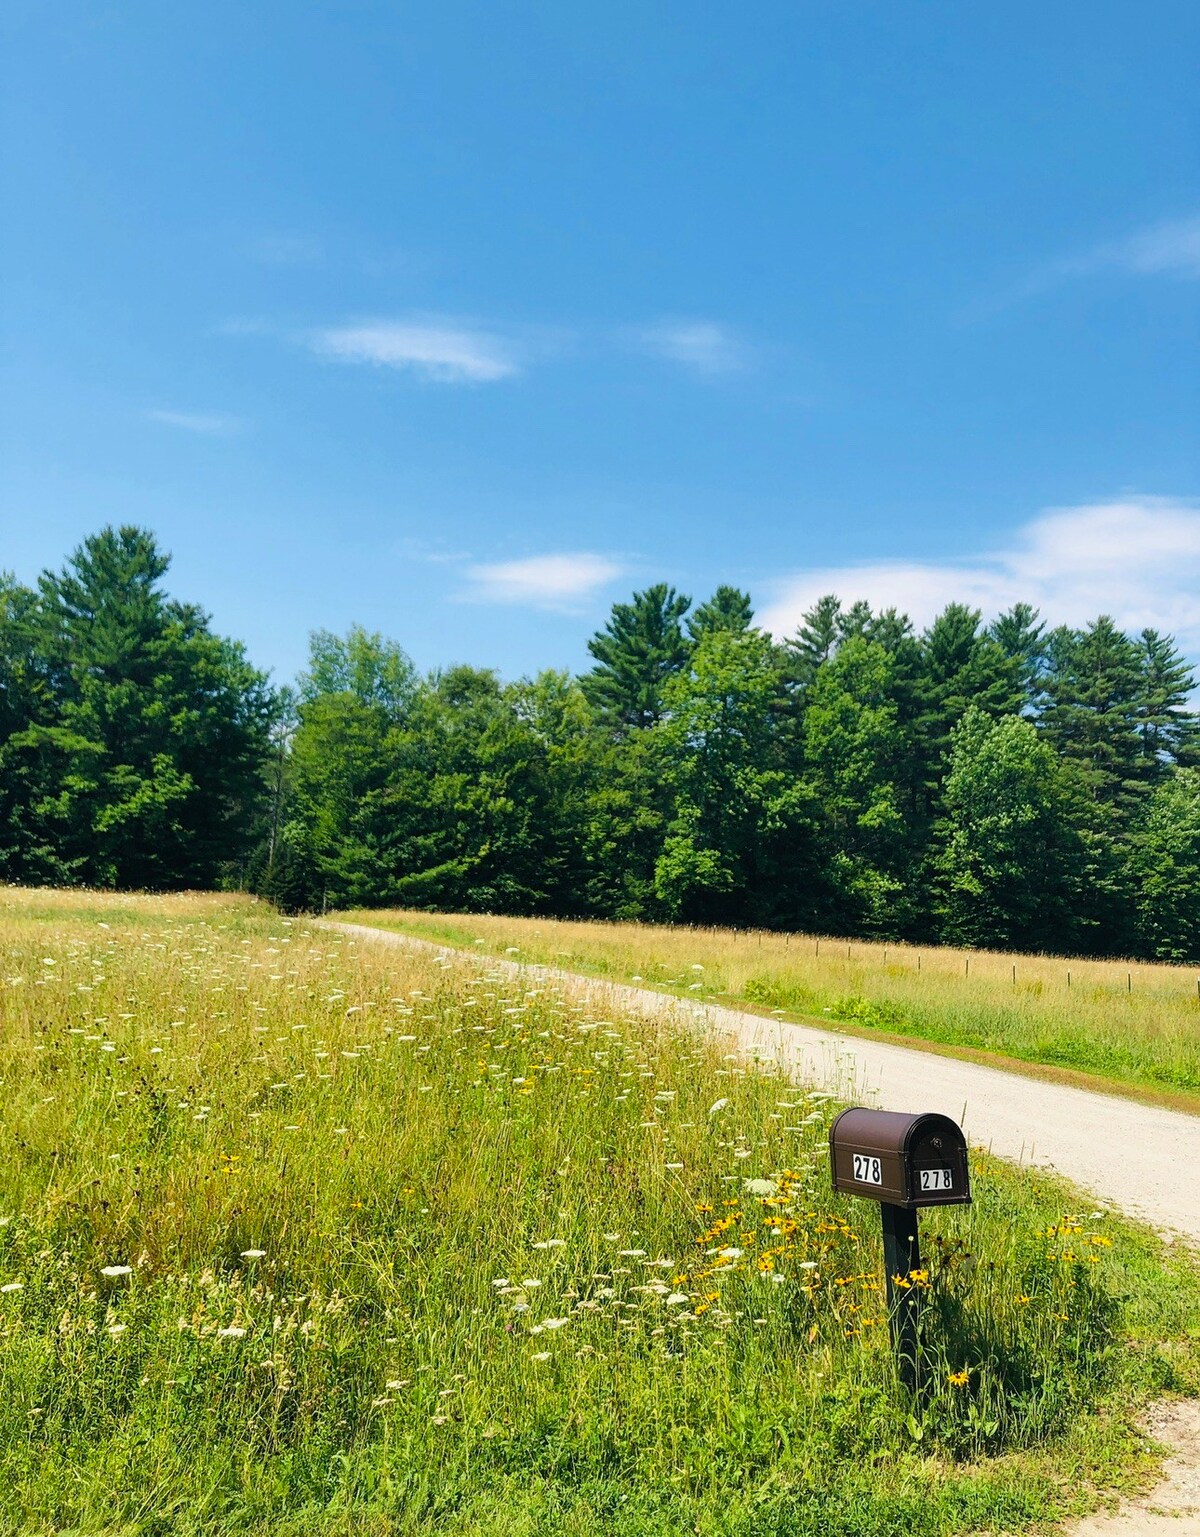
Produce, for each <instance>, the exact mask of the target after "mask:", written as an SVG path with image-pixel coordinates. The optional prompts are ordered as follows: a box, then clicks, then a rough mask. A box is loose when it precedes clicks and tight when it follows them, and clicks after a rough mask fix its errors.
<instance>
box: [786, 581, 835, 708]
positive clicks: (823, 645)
mask: <svg viewBox="0 0 1200 1537" xmlns="http://www.w3.org/2000/svg"><path fill="white" fill-rule="evenodd" d="M841 633H842V605H841V603H840V601H839V600H838V598H837V597H836V596H835V595H834V594H833V593H831V592H829V593H826V594H825V596H824V597H823V598H818V599H817V601H816V602H815V603H814V604H813V606H812V608H810V609H809V610H808V612H807V613H806V614H805V616H804V618H803V619H802V620H801V621H800V627H799V628H798V629H797V631H796V633H795V635H793V636H792V638H791V640H789V641H788V642H787V648H788V650H789V652H790V653H791V655H792V657H793V658H794V660H795V677H796V679H797V681H798V682H799V683H800V684H801V685H803V686H807V685H808V684H810V683H811V682H812V680H813V679H814V678H815V677H816V675H817V668H818V667H820V666H821V664H822V662H827V661H828V660H829V658H830V657H831V656H832V655H833V653H834V651H836V649H837V643H838V640H839V638H840V637H841Z"/></svg>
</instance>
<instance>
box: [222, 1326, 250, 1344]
mask: <svg viewBox="0 0 1200 1537" xmlns="http://www.w3.org/2000/svg"><path fill="white" fill-rule="evenodd" d="M245 1333H246V1331H245V1329H243V1328H242V1326H241V1325H240V1324H229V1325H228V1327H226V1328H224V1329H218V1330H217V1338H218V1339H221V1340H240V1339H242V1338H243V1337H244V1336H245Z"/></svg>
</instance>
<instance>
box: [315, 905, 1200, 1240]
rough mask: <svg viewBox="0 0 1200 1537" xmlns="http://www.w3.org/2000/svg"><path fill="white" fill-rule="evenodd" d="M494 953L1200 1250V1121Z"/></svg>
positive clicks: (428, 946)
mask: <svg viewBox="0 0 1200 1537" xmlns="http://www.w3.org/2000/svg"><path fill="white" fill-rule="evenodd" d="M324 926H325V927H327V928H331V929H337V930H339V931H340V932H341V933H344V934H347V935H350V936H352V937H353V938H355V939H357V940H369V941H371V942H372V943H377V944H382V945H395V946H400V947H402V948H405V949H420V950H427V951H432V952H435V953H438V954H443V955H451V956H465V957H469V958H470V959H471V960H473V961H476V962H479V961H482V960H484V959H485V957H483V956H481V955H480V954H479V952H478V951H463V950H456V949H454V948H453V947H451V946H448V945H439V944H434V943H431V942H430V941H428V940H422V939H414V938H411V937H410V936H408V935H406V934H396V933H393V932H391V931H388V930H384V929H373V928H368V927H366V926H365V925H362V924H353V923H335V922H333V921H332V920H327V921H325V923H324ZM486 960H487V963H488V965H489V967H490V968H493V969H497V968H498V969H501V970H504V971H507V972H509V973H511V974H513V975H524V976H527V977H536V978H538V979H539V980H543V979H546V980H553V981H554V982H556V983H558V984H561V985H564V986H567V987H570V988H571V989H572V990H574V991H575V992H577V993H579V994H580V995H582V996H583V997H585V998H587V999H589V1000H590V1001H591V1003H592V1004H593V1005H594V1006H596V1007H599V1008H601V1009H603V1010H604V1011H606V1012H627V1013H637V1014H642V1015H651V1016H654V1017H656V1018H668V1019H675V1020H683V1021H685V1022H686V1023H688V1024H689V1025H691V1026H693V1027H698V1028H700V1029H703V1030H704V1031H706V1032H712V1033H714V1034H716V1035H719V1036H723V1037H725V1038H727V1039H729V1040H731V1041H733V1042H734V1043H736V1045H737V1046H738V1047H740V1048H741V1049H742V1050H744V1051H746V1052H748V1053H756V1054H757V1055H758V1056H759V1057H769V1058H773V1059H774V1060H775V1061H776V1062H777V1063H778V1064H779V1066H780V1067H782V1068H783V1069H784V1070H786V1071H787V1072H789V1073H791V1074H793V1075H794V1076H795V1077H796V1078H798V1079H800V1080H802V1081H803V1082H806V1083H810V1084H818V1085H821V1086H822V1087H825V1088H827V1089H829V1090H830V1091H831V1092H835V1093H837V1094H838V1095H839V1096H841V1097H844V1098H847V1099H853V1100H857V1101H859V1102H865V1103H868V1104H873V1105H878V1106H879V1107H880V1108H881V1109H884V1110H922V1111H926V1110H937V1111H940V1112H941V1113H942V1114H944V1115H948V1116H951V1117H952V1118H953V1119H954V1120H956V1121H958V1122H959V1123H960V1124H961V1125H962V1127H963V1130H964V1131H965V1132H966V1135H967V1137H968V1139H969V1141H970V1142H972V1143H973V1144H974V1145H976V1146H978V1147H986V1148H989V1149H990V1150H991V1151H992V1152H993V1153H996V1154H998V1155H999V1156H1000V1157H1003V1158H1009V1159H1012V1160H1013V1161H1014V1162H1018V1163H1026V1164H1033V1165H1036V1166H1037V1167H1040V1168H1048V1169H1054V1170H1056V1171H1057V1172H1058V1173H1060V1174H1062V1175H1064V1176H1065V1177H1066V1178H1067V1179H1070V1180H1072V1181H1073V1182H1074V1183H1075V1184H1077V1185H1079V1186H1080V1187H1081V1188H1082V1189H1084V1190H1087V1191H1089V1192H1090V1193H1091V1194H1092V1195H1093V1196H1094V1197H1095V1198H1096V1199H1097V1200H1098V1201H1100V1202H1102V1203H1107V1204H1111V1205H1113V1206H1116V1207H1119V1208H1120V1209H1121V1210H1122V1211H1126V1212H1128V1213H1129V1214H1130V1215H1131V1216H1135V1217H1140V1218H1142V1219H1143V1220H1144V1221H1146V1222H1149V1223H1151V1224H1152V1225H1153V1226H1154V1227H1155V1228H1157V1229H1159V1230H1160V1231H1161V1232H1163V1233H1164V1234H1165V1235H1172V1236H1175V1235H1178V1236H1179V1237H1181V1238H1184V1239H1186V1240H1188V1241H1190V1242H1191V1243H1193V1244H1196V1245H1198V1246H1200V1116H1194V1115H1188V1114H1186V1113H1185V1112H1183V1111H1179V1110H1163V1109H1159V1108H1157V1107H1155V1106H1152V1105H1141V1104H1138V1103H1136V1102H1135V1101H1133V1100H1129V1099H1120V1098H1118V1097H1117V1096H1115V1095H1111V1094H1095V1093H1092V1092H1091V1091H1090V1090H1087V1089H1077V1088H1073V1087H1070V1086H1068V1085H1065V1084H1057V1083H1046V1082H1043V1081H1041V1080H1040V1079H1037V1078H1031V1077H1026V1076H1025V1075H1024V1074H1020V1073H1009V1072H1004V1071H1003V1070H1001V1069H999V1068H994V1067H981V1066H978V1065H977V1064H975V1063H973V1062H960V1061H958V1060H956V1059H955V1058H953V1057H943V1056H938V1055H936V1054H934V1053H932V1052H927V1051H911V1050H908V1049H907V1048H905V1047H903V1046H893V1045H890V1044H888V1043H885V1042H882V1041H880V1042H876V1041H872V1040H870V1039H863V1038H861V1037H859V1036H847V1035H839V1034H838V1033H837V1031H836V1030H822V1029H819V1028H817V1027H815V1026H809V1025H790V1024H783V1023H780V1022H777V1021H775V1020H771V1019H764V1018H763V1017H761V1016H760V1015H757V1014H747V1013H743V1012H741V1011H740V1010H738V1009H730V1008H724V1007H720V1006H717V1005H714V1004H692V1003H687V1002H684V1001H682V1000H679V999H676V998H672V997H669V996H667V995H666V994H663V993H657V992H654V991H653V990H651V989H648V988H641V987H633V986H630V985H628V984H625V983H609V982H601V981H597V980H595V979H594V978H591V977H583V976H579V975H578V974H577V973H575V972H570V971H561V970H559V969H558V968H556V967H552V966H536V965H532V964H525V963H522V962H517V961H509V960H498V959H497V958H495V957H493V956H488V957H486Z"/></svg>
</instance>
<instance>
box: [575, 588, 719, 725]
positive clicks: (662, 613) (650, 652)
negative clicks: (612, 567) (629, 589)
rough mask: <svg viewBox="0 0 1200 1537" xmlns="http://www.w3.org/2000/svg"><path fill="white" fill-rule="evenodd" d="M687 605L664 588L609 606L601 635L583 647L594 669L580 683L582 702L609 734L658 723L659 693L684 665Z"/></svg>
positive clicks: (636, 594) (661, 702)
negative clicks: (593, 709) (586, 700)
mask: <svg viewBox="0 0 1200 1537" xmlns="http://www.w3.org/2000/svg"><path fill="white" fill-rule="evenodd" d="M691 602H692V600H691V599H690V598H685V597H684V596H683V595H682V594H680V593H677V592H676V591H675V589H674V588H673V587H668V586H667V584H666V583H665V582H659V583H658V584H657V585H656V586H654V587H648V588H647V589H646V590H645V591H644V592H635V593H634V595H633V601H632V603H615V604H614V605H613V611H612V616H611V618H610V619H609V621H608V624H607V625H606V626H605V627H604V629H603V630H599V631H597V633H596V634H595V635H593V636H592V638H591V640H590V641H588V650H589V651H590V652H591V654H592V656H593V657H595V659H596V666H595V667H593V668H592V670H591V672H589V673H588V674H586V676H585V677H584V678H583V679H582V683H583V689H584V692H585V693H586V695H587V697H588V698H589V699H590V700H591V702H592V703H593V705H595V707H596V710H597V712H598V714H599V715H600V718H601V719H602V720H603V721H604V722H605V724H607V725H609V726H610V727H611V728H612V729H613V730H614V731H617V732H623V731H628V730H631V729H634V728H638V727H646V726H653V725H654V724H655V722H656V721H658V720H659V719H661V717H662V711H663V687H664V685H665V684H666V682H667V680H668V678H670V677H671V676H672V674H674V673H676V672H678V671H679V670H680V668H682V667H683V666H684V664H685V663H686V661H687V657H688V651H689V643H688V639H687V637H686V636H685V635H684V632H683V626H682V620H683V616H684V615H685V614H686V613H687V611H688V609H689V608H690V606H691Z"/></svg>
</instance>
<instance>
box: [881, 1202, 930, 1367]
mask: <svg viewBox="0 0 1200 1537" xmlns="http://www.w3.org/2000/svg"><path fill="white" fill-rule="evenodd" d="M879 1209H880V1213H881V1214H882V1217H883V1268H884V1272H885V1274H886V1277H887V1308H888V1324H889V1326H890V1328H891V1331H892V1348H893V1349H894V1350H895V1352H896V1364H897V1366H898V1368H899V1371H900V1381H901V1382H902V1383H903V1384H904V1386H905V1387H906V1388H907V1389H908V1390H909V1392H910V1393H915V1392H916V1390H917V1356H918V1343H917V1342H918V1330H919V1327H920V1319H921V1290H920V1287H919V1286H918V1285H917V1283H916V1282H915V1281H911V1282H910V1283H909V1284H908V1285H907V1286H898V1285H897V1284H896V1282H895V1281H894V1280H893V1277H894V1276H898V1277H900V1278H901V1279H903V1280H908V1278H909V1276H910V1275H911V1274H912V1272H913V1271H914V1270H920V1268H921V1242H920V1238H919V1236H918V1234H917V1214H916V1211H915V1210H912V1209H910V1208H909V1207H907V1206H894V1205H893V1204H892V1203H891V1202H890V1201H882V1202H881V1203H880V1208H879Z"/></svg>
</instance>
